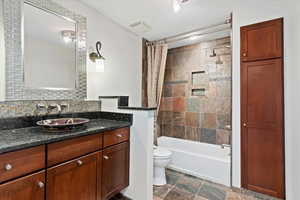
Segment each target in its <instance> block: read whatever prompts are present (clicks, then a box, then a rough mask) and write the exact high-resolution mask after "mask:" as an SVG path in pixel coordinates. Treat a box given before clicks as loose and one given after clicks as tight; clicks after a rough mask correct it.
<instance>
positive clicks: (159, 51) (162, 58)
mask: <svg viewBox="0 0 300 200" xmlns="http://www.w3.org/2000/svg"><path fill="white" fill-rule="evenodd" d="M167 53H168V45H167V44H164V43H159V44H150V45H148V47H147V68H148V72H147V95H148V96H147V97H148V99H147V100H148V107H157V110H156V114H155V118H154V120H155V121H154V144H157V137H158V134H159V133H158V130H159V126H158V124H157V116H158V111H159V107H160V101H161V96H162V90H163V83H164V78H165V69H166V61H167Z"/></svg>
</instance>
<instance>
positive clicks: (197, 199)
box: [153, 170, 275, 200]
mask: <svg viewBox="0 0 300 200" xmlns="http://www.w3.org/2000/svg"><path fill="white" fill-rule="evenodd" d="M166 174H167V183H168V184H167V185H165V186H162V187H156V186H154V189H153V193H154V197H153V200H275V198H271V197H268V196H265V195H261V194H257V193H253V192H249V191H239V190H238V189H236V191H233V189H231V188H228V187H225V186H223V185H219V184H215V183H211V182H208V181H205V180H202V179H199V178H196V177H193V176H190V175H186V174H182V173H178V172H176V171H172V170H167V172H166Z"/></svg>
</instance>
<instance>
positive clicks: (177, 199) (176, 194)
mask: <svg viewBox="0 0 300 200" xmlns="http://www.w3.org/2000/svg"><path fill="white" fill-rule="evenodd" d="M194 197H195V195H194V194H191V193H187V192H185V191H182V190H180V189H179V188H177V187H174V188H173V189H172V190H171V191H170V192H169V193H168V194H167V196H166V197H165V198H164V200H194Z"/></svg>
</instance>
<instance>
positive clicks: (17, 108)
mask: <svg viewBox="0 0 300 200" xmlns="http://www.w3.org/2000/svg"><path fill="white" fill-rule="evenodd" d="M39 103H42V104H44V105H50V104H53V103H56V104H62V103H67V104H68V105H69V108H67V109H64V110H63V111H62V112H61V113H78V112H93V111H101V104H100V101H83V100H52V101H48V100H39V101H35V100H34V101H31V100H30V101H6V102H0V118H12V117H24V116H37V115H45V114H47V113H46V110H45V109H41V110H37V108H36V105H37V104H39ZM57 113H58V112H57V110H56V109H54V110H53V111H51V112H50V113H49V114H57Z"/></svg>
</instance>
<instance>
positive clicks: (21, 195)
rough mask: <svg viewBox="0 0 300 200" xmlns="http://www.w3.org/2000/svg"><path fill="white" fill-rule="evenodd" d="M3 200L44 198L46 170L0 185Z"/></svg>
mask: <svg viewBox="0 0 300 200" xmlns="http://www.w3.org/2000/svg"><path fill="white" fill-rule="evenodd" d="M0 199H1V200H44V199H45V172H40V173H36V174H32V175H29V176H25V177H23V178H19V179H16V180H13V181H10V182H8V183H4V184H1V185H0Z"/></svg>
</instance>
